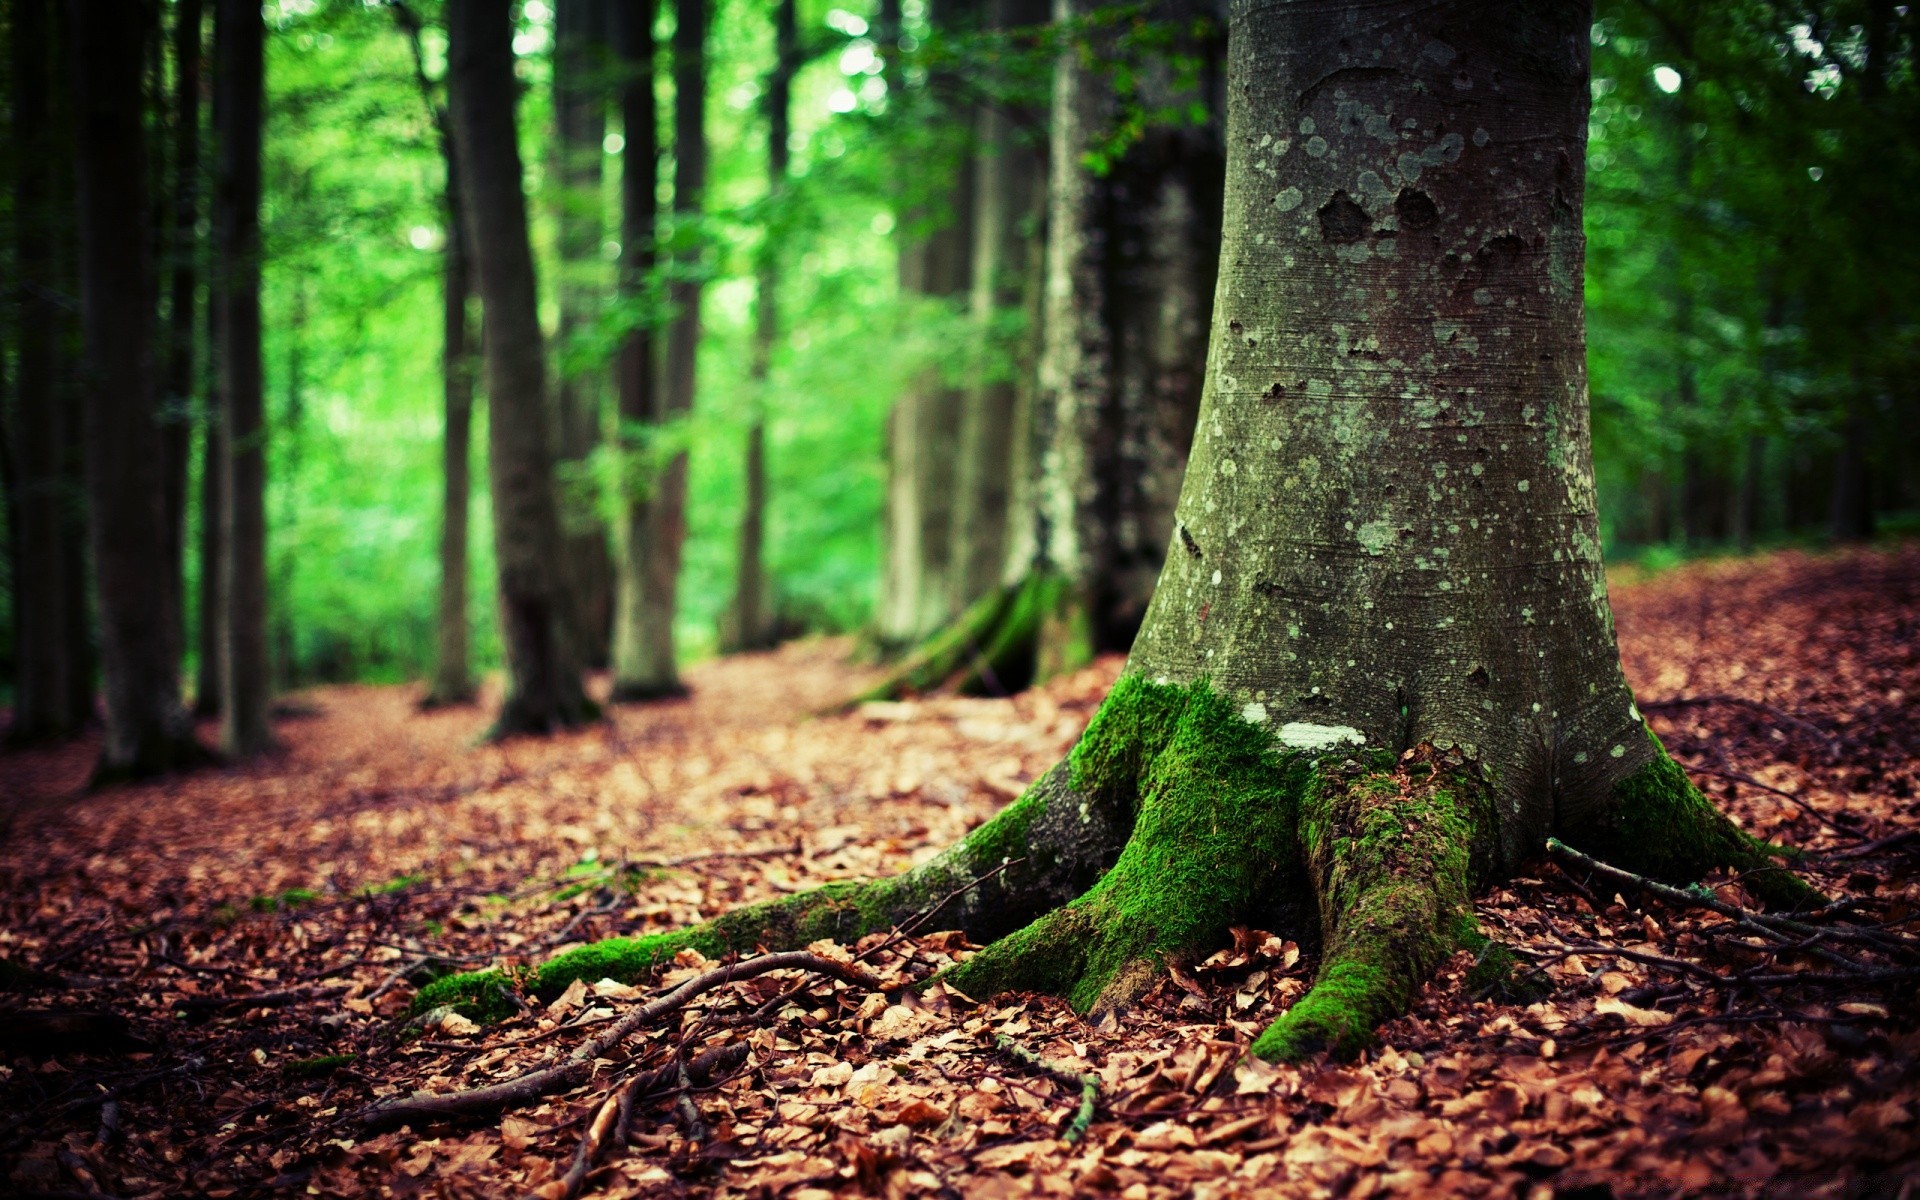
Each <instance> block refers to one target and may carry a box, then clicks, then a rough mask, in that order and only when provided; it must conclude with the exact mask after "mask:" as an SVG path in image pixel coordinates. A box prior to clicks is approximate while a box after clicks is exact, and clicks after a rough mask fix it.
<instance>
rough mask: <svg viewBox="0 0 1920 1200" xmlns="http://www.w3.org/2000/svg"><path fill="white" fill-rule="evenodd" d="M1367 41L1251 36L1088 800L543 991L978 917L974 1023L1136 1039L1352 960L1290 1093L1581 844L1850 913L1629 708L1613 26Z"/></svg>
mask: <svg viewBox="0 0 1920 1200" xmlns="http://www.w3.org/2000/svg"><path fill="white" fill-rule="evenodd" d="M1366 15H1367V21H1366V23H1365V24H1364V25H1361V24H1359V23H1357V22H1349V21H1342V20H1337V19H1333V20H1330V19H1328V17H1327V15H1326V13H1325V12H1324V11H1323V10H1322V9H1320V8H1318V7H1312V8H1310V7H1307V6H1303V5H1299V4H1292V3H1279V2H1275V0H1268V2H1265V3H1254V2H1249V3H1244V4H1239V5H1236V6H1235V9H1234V15H1233V24H1232V29H1231V37H1230V40H1229V43H1228V44H1229V48H1230V50H1229V54H1230V58H1229V72H1230V73H1229V80H1230V83H1231V87H1230V90H1229V104H1228V113H1227V145H1228V146H1229V147H1230V161H1229V163H1228V174H1227V190H1226V206H1225V242H1224V244H1223V246H1222V249H1221V269H1220V283H1219V290H1218V296H1217V302H1216V307H1215V312H1214V318H1213V327H1212V339H1211V343H1210V349H1209V355H1208V365H1207V380H1206V397H1205V399H1204V401H1203V402H1202V408H1201V413H1200V419H1199V425H1198V429H1199V433H1198V435H1197V437H1196V440H1195V444H1194V449H1193V454H1192V457H1191V460H1190V462H1189V465H1188V468H1187V475H1186V480H1185V482H1184V484H1183V485H1182V490H1181V496H1180V502H1179V508H1178V513H1177V524H1176V532H1175V534H1174V536H1173V538H1172V539H1171V540H1172V542H1173V548H1172V549H1171V550H1170V551H1169V553H1168V555H1167V562H1166V565H1165V567H1164V568H1163V569H1162V572H1161V578H1160V582H1159V584H1158V586H1157V587H1156V589H1155V592H1154V596H1153V601H1152V604H1151V606H1150V608H1149V610H1148V612H1147V616H1146V620H1145V623H1144V624H1143V626H1142V628H1141V630H1140V635H1139V637H1138V638H1137V639H1136V641H1135V643H1134V647H1133V652H1132V655H1131V657H1130V658H1129V660H1128V664H1127V669H1126V671H1125V673H1124V674H1123V675H1122V677H1121V679H1120V680H1119V682H1118V683H1116V684H1115V686H1114V688H1113V690H1112V692H1111V693H1110V694H1109V695H1108V697H1107V699H1106V702H1105V703H1104V704H1103V705H1102V707H1101V710H1100V712H1099V713H1098V714H1097V715H1096V716H1095V717H1094V719H1093V722H1092V723H1091V724H1090V725H1089V727H1088V729H1087V731H1086V733H1085V734H1084V735H1083V736H1082V738H1081V740H1080V743H1079V744H1078V745H1077V746H1076V747H1075V748H1074V750H1073V752H1072V754H1071V755H1070V756H1069V758H1068V759H1067V761H1066V762H1063V763H1061V764H1060V765H1059V766H1057V767H1055V768H1054V769H1053V770H1052V771H1050V772H1048V773H1047V774H1046V775H1045V776H1043V777H1042V778H1041V779H1040V780H1039V781H1038V782H1037V783H1035V784H1034V786H1033V787H1032V788H1031V789H1029V790H1028V792H1027V794H1026V795H1025V796H1023V797H1021V798H1020V799H1019V800H1017V801H1015V802H1014V803H1013V804H1012V805H1010V806H1008V808H1006V809H1005V810H1004V811H1002V813H1001V814H1000V815H999V816H997V817H995V818H994V819H993V820H991V821H989V822H988V823H987V824H986V825H983V826H981V827H980V828H979V829H977V830H975V831H974V832H973V834H971V835H970V836H969V837H968V838H967V839H966V840H965V841H964V842H962V843H961V844H959V845H958V846H955V847H953V848H952V849H950V850H948V851H946V852H945V853H943V854H942V855H940V856H938V857H936V858H934V859H932V860H931V861H929V862H928V863H926V864H924V865H923V866H920V867H917V868H915V869H914V870H912V871H909V872H907V873H906V874H904V875H901V876H898V877H896V878H893V879H888V880H881V881H878V882H875V883H868V884H859V883H843V884H833V885H829V886H828V887H826V888H822V889H820V890H818V891H814V892H810V893H804V894H801V895H797V896H787V897H782V898H780V899H777V900H772V901H768V902H766V903H763V904H760V905H754V906H751V907H748V908H745V909H741V910H738V911H736V912H734V913H731V914H728V915H726V916H723V917H721V918H718V919H716V920H714V921H711V922H708V923H706V924H704V925H700V926H696V927H694V928H692V929H689V930H684V931H680V932H677V933H670V934H661V935H654V936H652V937H646V938H639V939H616V940H614V941H611V942H602V943H599V944H597V945H593V946H588V947H582V948H580V949H577V950H574V951H571V952H569V953H567V954H564V955H562V956H560V957H559V958H557V959H555V960H553V961H551V962H549V963H547V964H546V965H545V966H543V967H542V968H540V969H539V970H538V971H537V972H536V973H535V975H534V982H535V985H536V987H538V988H539V989H541V990H542V991H546V990H548V989H554V988H557V987H564V986H565V985H566V983H567V982H568V981H569V980H570V979H572V978H587V979H599V978H601V977H602V976H604V975H612V976H613V977H615V978H621V977H626V978H632V977H634V976H636V975H638V974H640V973H642V972H645V971H647V970H649V969H651V968H652V967H653V966H654V965H656V964H658V963H660V962H662V961H665V960H666V959H668V958H670V957H671V955H673V954H674V953H675V952H676V951H677V950H679V949H681V948H683V947H686V946H694V947H696V948H699V949H700V950H701V951H702V952H703V953H706V954H709V955H719V954H723V953H727V952H729V951H733V950H739V949H745V948H747V947H750V946H753V945H756V944H758V945H763V946H766V947H769V948H777V947H781V946H786V945H795V944H798V945H804V944H806V943H807V942H808V941H810V940H812V939H814V938H820V937H838V938H843V939H846V940H849V941H850V940H852V939H854V938H857V937H859V936H862V935H864V934H866V933H869V932H873V931H876V930H885V929H887V928H889V927H890V926H891V925H892V924H893V923H895V922H898V921H902V920H906V919H909V918H910V917H911V915H912V914H913V913H915V912H916V911H919V910H920V909H922V908H923V907H925V906H926V905H928V904H929V903H934V902H938V903H942V904H946V903H947V902H948V901H951V906H950V907H943V909H942V921H943V923H950V924H953V925H956V926H957V927H959V928H960V929H962V930H964V931H965V932H966V933H967V936H968V937H970V938H972V939H973V940H976V941H982V942H989V943H990V944H989V945H987V947H986V948H985V949H984V950H982V951H981V952H980V953H978V954H976V955H974V956H973V957H971V958H969V959H968V960H967V961H966V962H964V963H962V964H960V965H959V966H957V967H955V968H954V969H952V970H951V971H950V972H948V973H946V974H945V976H944V978H945V979H946V980H947V981H948V982H949V983H951V984H952V985H953V986H954V987H956V988H957V989H959V990H960V991H962V992H964V993H965V994H967V995H970V996H975V997H985V996H988V995H992V994H994V993H997V992H1000V991H1006V990H1037V991H1046V992H1051V993H1054V994H1058V995H1062V996H1066V997H1067V998H1069V999H1070V1000H1071V1001H1072V1002H1073V1003H1074V1004H1075V1005H1076V1007H1079V1008H1082V1009H1095V1010H1114V1009H1117V1008H1119V1007H1120V1006H1123V1005H1125V1004H1127V1003H1129V1002H1130V1001H1131V1000H1133V999H1134V998H1136V997H1138V996H1139V995H1140V994H1141V993H1142V992H1143V991H1144V989H1145V988H1146V987H1147V986H1148V985H1149V984H1151V983H1152V982H1153V980H1154V979H1155V978H1156V977H1158V975H1159V974H1160V973H1162V972H1163V971H1164V970H1165V969H1166V968H1167V967H1168V966H1169V965H1178V964H1181V963H1191V962H1193V961H1194V960H1196V959H1198V958H1200V957H1203V956H1205V955H1206V954H1208V953H1210V952H1211V951H1213V950H1215V949H1217V948H1219V947H1220V946H1222V945H1225V944H1226V943H1227V941H1228V938H1229V936H1230V930H1231V929H1232V927H1233V926H1235V925H1251V926H1254V927H1256V928H1262V929H1270V930H1273V931H1275V932H1276V933H1281V934H1282V935H1283V936H1288V937H1294V938H1297V939H1301V940H1305V941H1309V942H1317V943H1318V947H1319V967H1318V973H1317V977H1316V981H1315V984H1314V986H1313V988H1312V989H1311V990H1310V991H1309V992H1308V993H1307V994H1306V995H1305V996H1304V997H1302V998H1301V1000H1300V1001H1299V1002H1298V1003H1296V1004H1295V1005H1294V1006H1293V1007H1292V1008H1291V1009H1290V1010H1289V1011H1288V1012H1287V1013H1286V1014H1284V1015H1283V1016H1282V1017H1281V1018H1280V1019H1279V1020H1278V1021H1276V1022H1275V1023H1274V1024H1273V1025H1272V1026H1271V1027H1270V1028H1269V1029H1268V1030H1267V1031H1266V1032H1265V1033H1264V1034H1263V1035H1262V1036H1261V1037H1260V1038H1259V1039H1258V1040H1256V1041H1255V1042H1254V1044H1253V1047H1252V1049H1253V1052H1254V1053H1255V1054H1258V1055H1261V1056H1263V1057H1266V1058H1269V1059H1290V1058H1299V1057H1303V1056H1306V1055H1309V1054H1313V1053H1316V1052H1318V1051H1320V1050H1323V1049H1332V1050H1334V1051H1336V1052H1342V1053H1350V1052H1353V1051H1356V1050H1358V1049H1360V1048H1362V1047H1363V1046H1365V1045H1366V1044H1367V1043H1368V1042H1369V1041H1370V1040H1371V1038H1372V1035H1373V1030H1374V1028H1375V1027H1376V1026H1377V1025H1378V1024H1379V1023H1380V1022H1381V1021H1383V1020H1385V1019H1387V1018H1389V1017H1391V1016H1393V1015H1395V1014H1397V1013H1399V1012H1401V1011H1404V1009H1405V1007H1406V1006H1407V1004H1408V1003H1409V1002H1410V1001H1411V999H1412V997H1413V995H1414V993H1415V991H1416V990H1417V988H1418V986H1419V985H1420V983H1421V982H1422V980H1423V979H1424V978H1425V977H1426V976H1427V975H1428V974H1429V973H1431V972H1432V971H1433V970H1434V968H1435V967H1436V966H1437V965H1438V964H1439V963H1440V962H1441V961H1442V960H1443V959H1444V958H1445V957H1446V956H1448V955H1449V954H1451V953H1452V952H1453V950H1454V949H1455V948H1457V947H1459V946H1461V945H1462V944H1463V943H1464V944H1468V945H1473V944H1478V945H1481V946H1484V945H1485V939H1484V938H1483V937H1481V936H1480V935H1479V934H1478V932H1477V931H1476V930H1475V929H1474V926H1473V922H1472V916H1471V910H1470V908H1469V905H1468V899H1469V896H1470V894H1471V889H1472V888H1474V887H1476V886H1479V885H1481V884H1484V883H1487V882H1489V881H1492V880H1494V879H1497V878H1500V877H1502V876H1503V875H1506V874H1509V873H1511V872H1512V871H1513V870H1515V869H1516V868H1517V867H1518V866H1519V865H1520V864H1521V863H1522V862H1523V861H1524V860H1526V859H1527V858H1529V857H1531V856H1533V855H1537V854H1538V853H1539V852H1540V850H1541V848H1542V846H1543V843H1544V842H1545V841H1546V839H1548V838H1549V837H1552V836H1561V837H1564V838H1565V839H1566V840H1567V841H1569V842H1572V843H1574V844H1576V845H1580V846H1583V847H1584V848H1586V849H1588V850H1589V851H1590V852H1593V853H1596V854H1598V855H1601V856H1603V857H1606V858H1609V859H1611V860H1612V861H1614V862H1615V863H1617V864H1618V865H1621V866H1624V867H1626V868H1628V869H1630V870H1634V871H1637V872H1639V873H1643V874H1647V875H1650V876H1653V877H1655V878H1659V879H1663V880H1679V881H1693V880H1697V879H1698V878H1700V877H1701V876H1702V875H1703V874H1705V873H1706V872H1707V871H1709V870H1711V869H1714V868H1717V867H1731V868H1735V869H1738V870H1739V871H1741V872H1742V873H1743V874H1742V886H1744V887H1747V888H1748V889H1750V890H1753V891H1755V892H1757V893H1759V894H1760V895H1761V896H1762V897H1763V899H1765V900H1766V901H1767V902H1768V903H1770V904H1773V903H1779V904H1792V903H1800V902H1810V901H1814V902H1817V897H1815V896H1814V895H1813V893H1812V892H1811V890H1810V889H1808V888H1807V887H1806V885H1804V884H1802V883H1800V882H1799V881H1798V880H1797V879H1796V878H1794V877H1793V876H1791V875H1789V874H1787V873H1785V872H1784V871H1781V870H1779V869H1778V868H1777V867H1775V866H1774V865H1773V863H1772V862H1771V857H1770V851H1772V850H1773V848H1771V847H1767V846H1766V845H1765V844H1764V843H1761V842H1757V841H1755V840H1754V839H1752V838H1750V837H1748V836H1747V835H1745V834H1743V833H1741V832H1740V831H1739V830H1738V829H1737V828H1736V827H1734V826H1733V825H1732V823H1731V822H1729V821H1728V820H1727V819H1726V818H1725V817H1724V816H1722V815H1720V814H1719V813H1718V812H1717V811H1716V810H1714V809H1713V808H1712V807H1711V805H1709V804H1708V802H1707V801H1706V800H1705V799H1704V798H1703V797H1702V796H1701V795H1700V793H1699V792H1698V791H1696V790H1695V789H1694V788H1693V786H1692V784H1691V783H1689V782H1688V780H1687V777H1686V775H1685V773H1684V772H1683V771H1682V770H1681V769H1680V767H1679V766H1678V765H1677V764H1675V763H1674V762H1673V761H1672V760H1671V759H1669V758H1668V757H1667V756H1666V754H1665V752H1664V751H1663V750H1662V749H1661V748H1660V744H1659V742H1658V741H1657V740H1656V739H1655V738H1653V737H1652V736H1651V735H1650V734H1649V732H1648V731H1647V729H1646V726H1645V724H1644V723H1643V722H1642V721H1641V719H1640V715H1639V713H1638V711H1637V709H1636V708H1635V706H1634V703H1633V697H1632V695H1631V694H1630V693H1629V692H1628V689H1627V686H1626V683H1625V680H1624V678H1623V677H1622V675H1621V671H1620V663H1619V655H1618V651H1617V648H1616V645H1615V642H1614V636H1613V626H1612V618H1611V613H1610V611H1609V609H1608V605H1607V597H1606V581H1605V576H1604V575H1603V573H1602V571H1601V563H1600V552H1599V541H1598V537H1599V523H1598V520H1597V518H1596V515H1595V511H1594V499H1593V475H1592V467H1591V461H1590V449H1589V440H1588V434H1587V406H1586V369H1585V347H1584V344H1583V343H1584V324H1585V322H1584V312H1583V301H1582V283H1583V280H1582V274H1583V272H1582V268H1583V259H1584V256H1585V244H1584V238H1583V235H1582V232H1581V223H1580V212H1581V201H1582V187H1583V182H1584V180H1583V175H1584V155H1583V151H1584V149H1585V146H1584V142H1585V135H1586V118H1587V106H1588V91H1587V88H1588V80H1587V55H1588V46H1589V43H1588V30H1589V27H1590V20H1591V10H1590V9H1589V8H1588V6H1587V5H1585V4H1584V3H1555V4H1546V5H1536V6H1529V7H1528V8H1527V9H1526V10H1525V11H1524V12H1521V13H1518V14H1516V11H1515V10H1514V9H1513V8H1512V7H1511V6H1505V5H1495V4H1492V3H1490V2H1488V0H1442V2H1440V3H1433V2H1431V0H1394V2H1391V3H1387V4H1374V5H1370V6H1369V7H1368V8H1367V10H1366ZM1496 85H1497V86H1496ZM956 889H958V891H956ZM942 897H946V898H947V900H942V899H941V898H942ZM1029 922H1030V923H1029ZM1315 935H1317V936H1315Z"/></svg>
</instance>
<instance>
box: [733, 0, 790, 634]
mask: <svg viewBox="0 0 1920 1200" xmlns="http://www.w3.org/2000/svg"><path fill="white" fill-rule="evenodd" d="M794 7H795V6H794V0H779V3H778V4H777V5H776V6H775V8H774V13H773V70H771V71H769V72H768V73H767V212H768V216H767V224H766V231H765V233H764V234H763V235H762V237H761V241H760V248H759V252H758V257H757V259H756V261H755V263H754V321H753V361H752V363H751V364H750V366H749V368H748V379H749V388H750V389H751V391H752V393H753V395H752V399H751V401H750V403H751V404H752V405H753V412H752V414H751V416H750V417H749V419H748V427H747V455H746V487H745V489H744V491H745V496H744V500H743V506H742V510H741V513H740V555H739V570H738V578H736V579H735V581H734V590H733V604H732V606H731V608H730V609H729V610H728V612H727V616H726V621H725V627H724V628H723V629H722V631H721V648H722V649H723V650H726V651H728V652H737V651H741V650H759V649H763V648H765V647H767V646H770V645H772V644H773V643H774V641H775V640H776V637H775V631H774V623H773V613H772V612H771V599H772V597H771V594H770V593H771V590H772V589H771V587H770V585H769V583H768V580H767V571H766V536H767V426H766V410H767V398H768V383H767V380H768V376H769V375H770V373H771V372H772V369H773V348H774V346H775V345H776V344H778V342H779V340H780V306H779V301H780V251H781V247H780V237H781V235H782V234H783V233H784V232H785V229H784V223H783V221H782V220H781V216H782V214H781V211H780V199H781V197H782V196H783V195H784V194H785V192H786V187H787V158H788V154H787V139H788V137H789V136H790V132H791V125H792V122H791V120H790V113H789V111H788V110H789V107H790V104H791V97H792V92H793V75H794V72H795V71H796V70H797V69H798V68H799V65H800V45H799V42H800V35H799V27H798V20H797V18H796V16H795V12H794Z"/></svg>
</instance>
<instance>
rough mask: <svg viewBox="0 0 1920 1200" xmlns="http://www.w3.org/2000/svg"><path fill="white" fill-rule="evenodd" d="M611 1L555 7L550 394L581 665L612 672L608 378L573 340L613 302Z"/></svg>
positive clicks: (571, 611) (574, 0)
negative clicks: (600, 456)
mask: <svg viewBox="0 0 1920 1200" xmlns="http://www.w3.org/2000/svg"><path fill="white" fill-rule="evenodd" d="M609 17H610V13H609V11H608V7H607V2H606V0H562V2H561V3H559V4H557V5H555V6H554V69H553V116H554V138H553V157H554V164H553V175H552V178H553V180H554V184H555V188H554V202H555V208H556V209H557V211H556V213H555V216H556V218H557V221H558V225H559V230H560V245H559V249H560V261H559V264H558V265H559V285H560V286H559V288H558V292H559V301H560V320H559V324H558V325H557V326H556V327H555V329H554V345H555V354H554V356H555V358H556V359H557V360H558V363H557V367H558V369H557V370H556V371H555V378H554V390H553V402H554V403H553V445H554V449H555V452H556V454H555V474H556V476H557V478H558V480H559V483H560V500H561V505H560V529H561V534H562V536H563V537H564V538H565V539H566V551H565V558H566V568H567V579H566V598H567V602H568V620H569V622H570V623H571V627H572V629H573V636H574V641H575V644H576V645H577V646H578V647H579V650H580V655H581V660H582V662H583V663H584V664H586V665H588V666H596V667H597V666H605V665H606V664H607V660H608V654H609V638H610V637H611V635H612V631H613V559H612V556H611V555H610V554H609V552H608V547H607V528H606V523H605V522H604V521H602V520H601V518H600V512H599V507H598V505H597V504H596V503H595V502H594V497H593V491H592V487H591V480H590V476H589V474H588V472H589V463H588V459H589V458H590V456H591V455H592V454H593V450H594V447H595V446H598V445H599V444H600V421H601V416H602V413H601V404H602V402H603V400H604V398H605V393H606V390H607V388H606V377H605V372H604V370H603V369H602V368H601V367H600V366H599V365H598V364H594V365H581V364H579V363H576V362H575V361H574V359H575V358H576V357H577V354H576V352H575V349H574V342H575V341H576V339H577V338H579V337H580V336H581V335H582V334H583V333H585V332H586V331H588V330H589V329H591V328H592V326H593V324H594V322H595V321H596V320H598V318H599V315H600V310H601V308H602V306H603V305H604V303H605V300H606V294H607V284H608V279H607V267H606V260H605V259H603V258H602V257H601V253H600V247H601V244H602V243H603V242H604V241H605V240H606V236H607V228H606V214H605V211H604V208H603V205H602V203H601V184H600V176H601V170H600V166H601V161H602V159H603V158H604V157H605V154H606V151H605V149H604V145H603V144H604V142H605V140H606V135H607V97H608V86H607V84H608V79H609V69H610V67H611V66H612V63H611V54H610V47H609V44H608V31H607V22H608V20H609Z"/></svg>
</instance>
